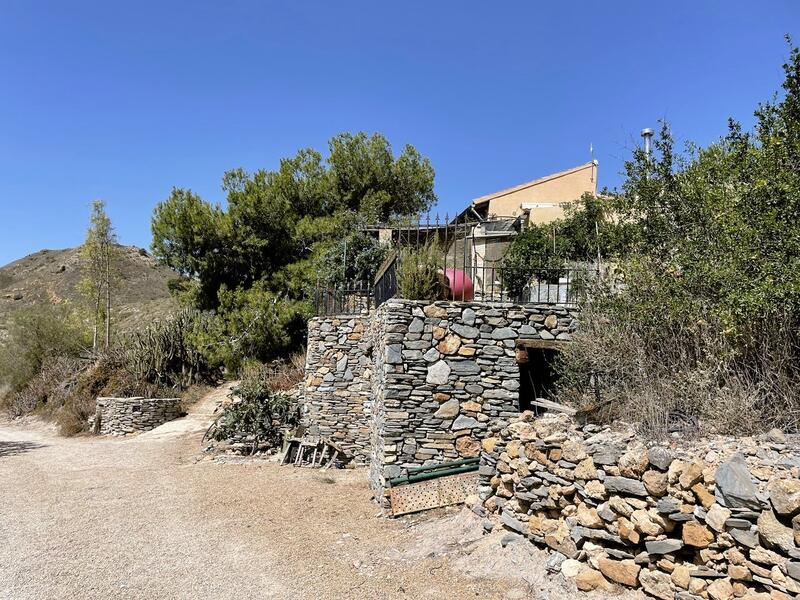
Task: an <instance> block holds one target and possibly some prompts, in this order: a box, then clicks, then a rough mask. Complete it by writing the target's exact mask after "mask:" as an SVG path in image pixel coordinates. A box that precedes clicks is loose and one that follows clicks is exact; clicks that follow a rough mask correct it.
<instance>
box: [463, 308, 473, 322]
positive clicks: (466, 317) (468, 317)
mask: <svg viewBox="0 0 800 600" xmlns="http://www.w3.org/2000/svg"><path fill="white" fill-rule="evenodd" d="M461 320H462V321H463V322H464V325H470V326H472V325H475V311H474V310H472V309H471V308H465V309H464V312H462V313H461Z"/></svg>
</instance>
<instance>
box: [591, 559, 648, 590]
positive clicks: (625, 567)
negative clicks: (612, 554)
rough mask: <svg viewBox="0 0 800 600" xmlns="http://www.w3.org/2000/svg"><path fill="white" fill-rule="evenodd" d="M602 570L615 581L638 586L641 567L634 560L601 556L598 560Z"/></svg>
mask: <svg viewBox="0 0 800 600" xmlns="http://www.w3.org/2000/svg"><path fill="white" fill-rule="evenodd" d="M597 566H598V568H599V569H600V572H601V573H602V574H603V575H605V576H606V577H607V578H608V579H610V580H611V581H613V582H615V583H621V584H622V585H627V586H628V587H636V583H637V579H638V576H639V571H640V570H641V567H640V566H639V565H637V564H636V563H635V562H633V561H632V560H612V559H610V558H600V559H598V560H597Z"/></svg>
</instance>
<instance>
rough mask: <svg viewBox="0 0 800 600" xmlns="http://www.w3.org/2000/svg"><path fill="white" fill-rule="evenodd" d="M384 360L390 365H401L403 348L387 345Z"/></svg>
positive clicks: (396, 345) (397, 345)
mask: <svg viewBox="0 0 800 600" xmlns="http://www.w3.org/2000/svg"><path fill="white" fill-rule="evenodd" d="M384 360H385V361H386V363H387V364H390V365H401V364H403V347H402V346H401V345H399V344H389V345H388V346H386V356H385V358H384Z"/></svg>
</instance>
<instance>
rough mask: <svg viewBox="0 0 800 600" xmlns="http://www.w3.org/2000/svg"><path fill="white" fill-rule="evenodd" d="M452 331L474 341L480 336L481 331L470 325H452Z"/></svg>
mask: <svg viewBox="0 0 800 600" xmlns="http://www.w3.org/2000/svg"><path fill="white" fill-rule="evenodd" d="M450 331H452V332H453V333H457V334H458V335H460V336H461V337H462V338H467V339H470V340H474V339H475V338H477V337H478V336H479V335H480V331H478V329H477V328H475V327H470V326H468V325H451V326H450Z"/></svg>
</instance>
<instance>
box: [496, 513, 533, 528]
mask: <svg viewBox="0 0 800 600" xmlns="http://www.w3.org/2000/svg"><path fill="white" fill-rule="evenodd" d="M500 522H501V523H502V524H503V525H505V526H506V527H508V528H509V529H512V530H514V531H516V532H518V533H522V534H525V533H526V531H525V530H526V529H527V527H525V525H524V524H523V523H522V521H520V520H518V519H515V518H514V517H513V516H512V515H511V513H510V512H508V511H506V510H504V511H503V514H501V515H500Z"/></svg>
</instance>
